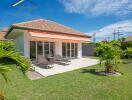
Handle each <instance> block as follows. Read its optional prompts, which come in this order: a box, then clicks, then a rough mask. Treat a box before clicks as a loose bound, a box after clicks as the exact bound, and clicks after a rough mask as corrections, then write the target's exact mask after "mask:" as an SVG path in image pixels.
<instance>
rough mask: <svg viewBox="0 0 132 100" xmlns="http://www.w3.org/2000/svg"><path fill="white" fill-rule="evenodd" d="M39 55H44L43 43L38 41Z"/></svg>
mask: <svg viewBox="0 0 132 100" xmlns="http://www.w3.org/2000/svg"><path fill="white" fill-rule="evenodd" d="M37 55H43V45H42V41H37Z"/></svg>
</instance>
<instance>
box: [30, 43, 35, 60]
mask: <svg viewBox="0 0 132 100" xmlns="http://www.w3.org/2000/svg"><path fill="white" fill-rule="evenodd" d="M30 58H31V60H35V59H36V41H30Z"/></svg>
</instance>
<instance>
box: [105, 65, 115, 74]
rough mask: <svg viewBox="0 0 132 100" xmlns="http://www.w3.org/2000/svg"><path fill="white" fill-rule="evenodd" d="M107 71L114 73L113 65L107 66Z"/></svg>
mask: <svg viewBox="0 0 132 100" xmlns="http://www.w3.org/2000/svg"><path fill="white" fill-rule="evenodd" d="M105 71H106V73H113V72H114V70H113V66H112V65H106V68H105Z"/></svg>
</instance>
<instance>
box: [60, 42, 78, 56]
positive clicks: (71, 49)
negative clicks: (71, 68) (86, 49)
mask: <svg viewBox="0 0 132 100" xmlns="http://www.w3.org/2000/svg"><path fill="white" fill-rule="evenodd" d="M62 56H63V57H64V58H76V57H77V43H65V42H63V43H62Z"/></svg>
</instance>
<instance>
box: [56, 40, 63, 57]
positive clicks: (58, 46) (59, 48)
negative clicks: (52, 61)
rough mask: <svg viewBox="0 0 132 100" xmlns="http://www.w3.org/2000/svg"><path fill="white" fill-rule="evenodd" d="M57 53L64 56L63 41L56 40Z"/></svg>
mask: <svg viewBox="0 0 132 100" xmlns="http://www.w3.org/2000/svg"><path fill="white" fill-rule="evenodd" d="M55 54H58V55H60V56H62V42H61V41H60V42H55Z"/></svg>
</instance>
